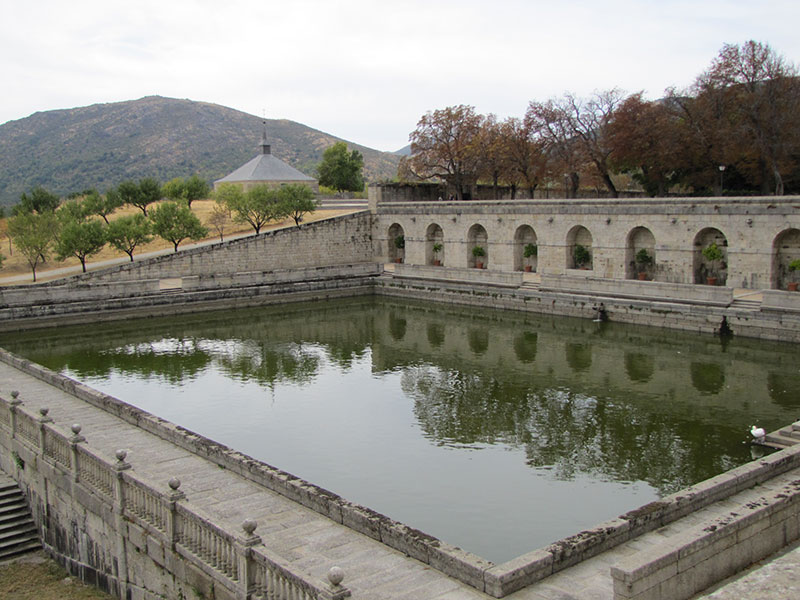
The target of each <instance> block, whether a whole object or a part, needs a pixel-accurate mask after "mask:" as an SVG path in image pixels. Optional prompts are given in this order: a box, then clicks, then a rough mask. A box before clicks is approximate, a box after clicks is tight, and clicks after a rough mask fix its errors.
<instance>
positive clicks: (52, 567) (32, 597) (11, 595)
mask: <svg viewBox="0 0 800 600" xmlns="http://www.w3.org/2000/svg"><path fill="white" fill-rule="evenodd" d="M0 598H2V599H3V600H110V599H111V598H112V596H109V595H108V594H105V593H103V592H101V591H100V590H98V589H97V588H94V587H91V586H88V585H85V584H84V583H82V582H81V581H79V580H78V579H75V578H74V577H70V576H69V575H68V574H67V572H66V571H64V569H62V568H61V567H59V566H58V565H57V564H56V563H55V562H54V561H52V560H50V559H49V558H46V557H45V556H44V553H43V552H37V553H35V554H32V555H28V556H25V557H24V558H21V559H17V560H15V561H13V562H8V563H5V564H2V565H0Z"/></svg>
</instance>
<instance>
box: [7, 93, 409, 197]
mask: <svg viewBox="0 0 800 600" xmlns="http://www.w3.org/2000/svg"><path fill="white" fill-rule="evenodd" d="M262 121H263V119H261V118H259V117H257V116H255V115H250V114H247V113H244V112H241V111H238V110H234V109H232V108H227V107H224V106H220V105H217V104H210V103H207V102H195V101H192V100H178V99H174V98H162V97H160V96H148V97H145V98H141V99H139V100H130V101H126V102H114V103H110V104H94V105H92V106H84V107H80V108H72V109H65V110H51V111H46V112H37V113H34V114H32V115H31V116H29V117H26V118H24V119H19V120H16V121H9V122H8V123H4V124H3V125H0V205H12V204H15V203H16V202H18V201H19V197H20V194H21V193H22V192H25V191H29V190H30V189H31V188H33V187H34V186H36V185H41V186H43V187H45V188H47V189H48V190H50V191H52V192H55V193H57V194H59V195H62V196H63V195H67V194H69V193H71V192H77V191H81V190H84V189H86V188H90V187H95V188H97V189H98V190H100V191H101V192H102V191H105V190H106V189H108V188H109V187H112V186H115V185H117V184H118V183H119V182H121V181H124V180H125V179H138V178H140V177H155V178H157V179H159V180H161V181H168V180H169V179H172V178H173V177H179V176H182V177H185V176H188V175H192V174H194V173H196V174H198V175H200V176H201V177H202V178H204V179H206V180H208V181H209V182H211V181H213V180H215V179H219V178H221V177H224V176H225V175H227V174H228V173H230V172H231V171H233V170H234V169H235V168H237V167H239V166H241V165H242V164H244V163H245V162H247V161H248V160H250V159H251V158H253V157H254V156H256V154H258V152H259V142H260V140H261V132H262V130H263V125H262ZM266 127H267V138H268V142H269V143H270V144H271V146H272V153H273V154H274V155H275V156H277V157H278V158H280V159H281V160H283V161H285V162H287V163H289V164H290V165H292V166H293V167H295V168H297V169H299V170H300V171H303V172H304V173H306V174H309V175H312V176H313V175H314V169H315V167H316V164H317V163H318V162H319V161H320V160H321V158H322V153H323V151H324V150H325V149H326V148H327V147H328V146H331V145H333V144H334V143H335V142H338V141H346V140H340V139H339V138H337V137H334V136H332V135H329V134H327V133H323V132H321V131H317V130H316V129H312V128H310V127H307V126H305V125H302V124H300V123H295V122H294V121H288V120H285V119H280V120H276V119H267V120H266ZM348 144H349V146H350V147H351V148H354V149H357V150H358V151H359V152H361V153H362V154H363V155H364V175H365V178H366V179H367V181H376V180H379V179H387V178H391V177H394V176H395V174H396V172H397V163H398V161H399V157H398V156H396V155H395V154H393V153H391V152H380V151H378V150H373V149H371V148H366V147H364V146H359V145H358V144H350V143H349V142H348Z"/></svg>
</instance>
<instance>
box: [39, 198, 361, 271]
mask: <svg viewBox="0 0 800 600" xmlns="http://www.w3.org/2000/svg"><path fill="white" fill-rule="evenodd" d="M372 254H373V252H372V230H371V216H370V215H369V213H368V212H366V211H364V212H360V213H355V214H352V215H344V216H341V217H334V218H332V219H327V220H325V221H315V222H313V223H307V224H303V225H301V226H300V227H290V228H286V229H277V230H273V231H267V232H265V233H261V234H259V235H251V236H247V237H243V238H238V239H235V240H229V241H226V242H220V243H216V244H209V245H206V246H200V247H197V248H190V249H186V250H181V251H179V252H177V253H175V254H168V255H164V256H158V257H155V258H148V259H144V260H136V261H134V262H131V263H125V264H124V265H120V266H117V267H112V268H109V269H104V270H102V271H93V272H89V273H86V274H82V275H77V276H75V277H71V278H68V279H66V280H62V282H63V283H66V284H71V283H77V282H93V283H98V282H114V281H139V280H153V279H167V278H178V277H191V276H211V275H215V276H223V275H232V274H234V273H242V272H264V271H274V270H280V269H303V268H306V267H317V266H333V265H346V264H353V263H359V262H372ZM45 285H47V284H45Z"/></svg>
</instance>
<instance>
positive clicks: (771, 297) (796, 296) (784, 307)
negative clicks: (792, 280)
mask: <svg viewBox="0 0 800 600" xmlns="http://www.w3.org/2000/svg"><path fill="white" fill-rule="evenodd" d="M762 294H763V298H764V299H763V301H762V302H761V310H774V311H788V312H790V313H800V292H782V291H778V290H764V291H763V292H762Z"/></svg>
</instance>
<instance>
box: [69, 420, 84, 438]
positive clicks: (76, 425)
mask: <svg viewBox="0 0 800 600" xmlns="http://www.w3.org/2000/svg"><path fill="white" fill-rule="evenodd" d="M71 429H72V433H74V434H75V435H78V434H79V433H80V432H81V429H83V428H82V427H81V424H80V423H73V424H72V427H71Z"/></svg>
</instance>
